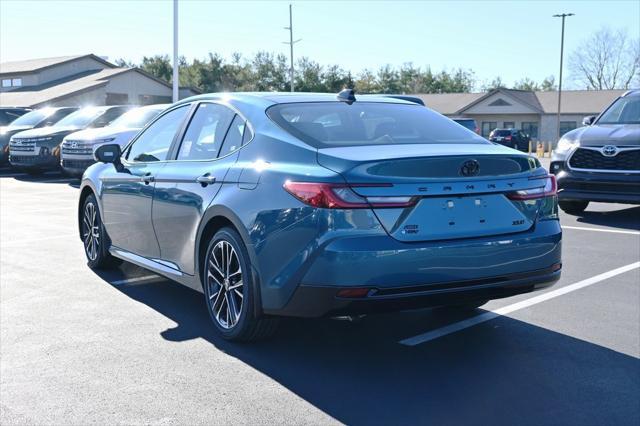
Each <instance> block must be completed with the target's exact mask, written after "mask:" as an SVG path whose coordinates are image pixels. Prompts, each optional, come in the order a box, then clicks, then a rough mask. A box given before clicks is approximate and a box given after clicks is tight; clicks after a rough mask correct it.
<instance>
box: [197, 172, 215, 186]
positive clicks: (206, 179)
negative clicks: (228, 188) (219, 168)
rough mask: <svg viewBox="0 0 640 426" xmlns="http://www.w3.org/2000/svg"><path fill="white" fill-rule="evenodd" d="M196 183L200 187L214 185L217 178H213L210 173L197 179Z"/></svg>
mask: <svg viewBox="0 0 640 426" xmlns="http://www.w3.org/2000/svg"><path fill="white" fill-rule="evenodd" d="M196 182H198V183H199V184H200V185H202V186H203V187H205V186H207V185H210V184H212V183H215V182H216V177H215V176H211V175H210V174H209V173H206V174H204V175H202V176H198V177H197V178H196Z"/></svg>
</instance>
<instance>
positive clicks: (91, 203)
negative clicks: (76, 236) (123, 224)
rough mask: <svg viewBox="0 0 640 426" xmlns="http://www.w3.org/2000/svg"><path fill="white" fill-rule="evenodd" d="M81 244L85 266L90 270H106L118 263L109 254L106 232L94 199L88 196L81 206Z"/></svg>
mask: <svg viewBox="0 0 640 426" xmlns="http://www.w3.org/2000/svg"><path fill="white" fill-rule="evenodd" d="M80 227H81V231H82V243H83V245H84V254H85V256H86V257H87V265H89V267H90V268H91V269H106V268H110V267H113V266H115V265H117V264H118V263H119V259H116V258H115V257H113V256H111V254H110V253H109V247H108V241H109V238H108V236H107V232H106V231H105V229H104V225H103V223H102V219H101V217H100V210H99V207H98V203H97V201H96V197H95V196H94V195H93V194H91V195H89V196H88V197H87V198H86V199H85V200H84V203H83V205H82V223H81V225H80Z"/></svg>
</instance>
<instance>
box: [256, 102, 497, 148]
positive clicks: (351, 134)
mask: <svg viewBox="0 0 640 426" xmlns="http://www.w3.org/2000/svg"><path fill="white" fill-rule="evenodd" d="M267 115H268V116H269V117H270V118H271V119H272V120H273V121H275V122H276V123H277V124H279V125H280V127H282V128H283V129H284V130H286V131H287V132H289V133H290V134H292V135H293V136H295V137H297V138H298V139H300V140H302V141H303V142H306V143H308V144H310V145H312V146H314V147H316V148H333V147H342V146H359V145H392V144H442V143H488V142H487V141H486V140H485V139H483V138H481V137H479V136H477V135H476V134H475V133H473V132H471V131H469V130H467V129H465V128H464V127H461V126H458V125H456V124H455V123H453V122H452V121H451V120H449V119H448V118H446V117H444V116H442V115H440V114H438V113H436V112H434V111H431V110H430V109H428V108H425V107H423V106H420V105H405V104H393V103H376V102H354V103H353V104H351V105H348V104H347V103H344V102H305V103H290V104H278V105H274V106H272V107H271V108H269V109H268V110H267Z"/></svg>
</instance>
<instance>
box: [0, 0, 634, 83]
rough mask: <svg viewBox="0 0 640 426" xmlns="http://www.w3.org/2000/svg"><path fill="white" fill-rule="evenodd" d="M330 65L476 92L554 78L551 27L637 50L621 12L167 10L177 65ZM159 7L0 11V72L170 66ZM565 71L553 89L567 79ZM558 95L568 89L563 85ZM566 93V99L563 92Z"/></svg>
mask: <svg viewBox="0 0 640 426" xmlns="http://www.w3.org/2000/svg"><path fill="white" fill-rule="evenodd" d="M290 3H291V4H293V19H294V21H293V28H294V38H295V39H298V38H300V39H302V40H301V41H300V42H299V43H297V44H295V47H294V48H295V51H294V56H295V57H300V56H307V57H309V58H311V59H313V60H315V61H317V62H319V63H320V64H322V65H328V64H338V65H340V66H341V67H343V68H344V69H347V70H351V71H352V72H353V73H354V74H357V73H358V72H360V71H362V70H363V69H365V68H369V69H372V70H376V69H377V68H379V67H380V66H382V65H385V64H391V65H392V66H395V67H398V66H400V65H402V64H403V63H407V62H411V63H413V64H414V65H415V66H420V67H427V66H431V69H432V70H433V71H440V70H442V69H447V70H451V69H453V68H465V69H471V70H473V71H474V72H475V76H476V78H477V80H478V84H479V85H480V84H482V82H483V81H490V80H492V79H493V78H494V77H496V76H500V77H501V78H502V81H503V82H504V83H506V84H511V83H513V82H515V81H517V80H520V79H522V78H525V77H527V78H530V79H533V80H534V81H538V82H540V81H542V79H544V78H545V77H547V76H550V75H555V76H556V77H557V74H558V67H559V56H560V25H561V22H560V21H561V20H560V19H558V18H552V15H553V14H556V13H563V12H572V13H575V14H576V15H575V16H573V17H570V18H567V22H566V29H565V64H566V58H567V56H568V55H569V54H570V53H571V52H573V51H574V50H575V49H576V48H577V47H578V45H579V44H580V42H581V41H582V40H584V39H585V38H587V37H588V36H589V35H590V34H591V33H592V32H594V31H596V30H598V29H600V28H601V27H603V26H608V27H610V28H612V29H616V30H617V29H622V30H625V31H627V33H628V35H629V36H631V37H635V38H640V0H631V1H524V0H522V1H446V2H440V1H267V0H264V1H213V0H179V13H178V15H179V17H178V22H179V53H180V55H184V56H185V57H186V58H187V59H193V58H205V57H206V56H207V54H208V52H218V53H220V54H221V55H222V56H224V57H226V58H230V57H231V54H232V53H233V52H240V53H242V54H243V55H244V56H245V57H249V56H252V55H253V54H254V53H256V52H257V51H261V50H264V51H270V52H275V53H283V54H285V55H287V57H288V55H289V46H288V45H286V44H284V43H283V42H284V41H288V39H289V34H288V31H287V30H285V29H284V27H286V26H288V24H289V15H288V5H289V4H290ZM172 19H173V2H172V1H171V0H119V1H107V0H84V1H81V0H74V1H56V0H48V1H35V0H0V62H7V61H14V60H21V59H30V58H45V57H53V56H66V55H75V54H86V53H95V54H96V55H99V56H105V57H108V59H109V60H111V61H115V60H116V59H118V58H124V59H127V60H131V61H133V62H136V63H137V62H139V61H140V60H141V59H142V57H143V56H151V55H155V54H168V55H172V49H173V33H172V31H173V26H172V25H173V24H172ZM567 73H568V71H567V69H566V66H565V77H566V76H567ZM565 84H566V87H568V88H572V87H571V86H572V83H571V82H570V81H569V80H568V79H565ZM574 88H575V87H574Z"/></svg>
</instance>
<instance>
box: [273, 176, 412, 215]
mask: <svg viewBox="0 0 640 426" xmlns="http://www.w3.org/2000/svg"><path fill="white" fill-rule="evenodd" d="M364 186H366V187H390V186H392V185H391V184H354V185H347V184H335V183H318V182H291V181H287V182H285V184H284V189H285V190H286V191H287V192H288V193H290V194H291V195H293V196H294V197H296V198H297V199H298V200H300V201H302V202H303V203H305V204H308V205H310V206H312V207H318V208H324V209H367V208H391V207H410V206H413V205H414V204H415V203H416V200H415V199H414V197H394V196H391V197H386V196H382V197H380V196H375V197H362V196H360V195H358V194H356V193H355V192H353V190H352V189H351V188H352V187H364Z"/></svg>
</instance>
